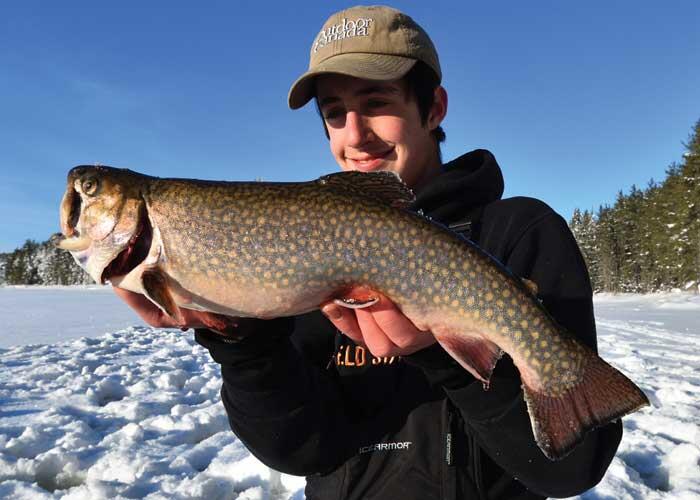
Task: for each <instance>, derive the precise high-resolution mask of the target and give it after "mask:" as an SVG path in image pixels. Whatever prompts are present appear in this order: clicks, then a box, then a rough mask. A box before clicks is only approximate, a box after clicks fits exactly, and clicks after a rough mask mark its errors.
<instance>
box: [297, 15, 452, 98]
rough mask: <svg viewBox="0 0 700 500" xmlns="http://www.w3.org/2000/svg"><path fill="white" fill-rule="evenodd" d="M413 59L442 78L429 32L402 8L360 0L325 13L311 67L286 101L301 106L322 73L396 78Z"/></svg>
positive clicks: (312, 55)
mask: <svg viewBox="0 0 700 500" xmlns="http://www.w3.org/2000/svg"><path fill="white" fill-rule="evenodd" d="M416 61H422V62H424V63H425V64H427V65H428V67H430V68H431V69H432V70H433V71H434V72H435V75H436V76H437V78H438V82H439V81H440V80H442V72H441V71H440V61H439V60H438V55H437V51H436V50H435V46H434V45H433V42H432V41H431V40H430V37H429V36H428V34H427V33H426V32H425V31H424V30H423V28H421V27H420V26H419V25H418V24H417V23H416V22H415V21H414V20H413V19H411V18H410V17H409V16H407V15H406V14H404V13H402V12H400V11H398V10H396V9H392V8H391V7H384V6H372V7H365V6H358V7H352V8H350V9H347V10H342V11H340V12H337V13H335V14H333V15H332V16H331V17H329V18H328V20H327V21H326V23H325V24H324V25H323V28H321V31H320V32H319V34H318V35H317V36H316V38H315V39H314V42H313V44H312V45H311V55H310V58H309V69H308V71H307V72H306V73H304V74H303V75H301V76H300V77H299V78H298V79H297V81H295V82H294V84H293V85H292V88H291V89H290V90H289V97H288V100H289V107H290V108H292V109H298V108H301V107H302V106H303V105H304V104H306V103H307V102H309V101H310V100H311V98H313V97H314V95H315V92H316V89H315V85H314V79H315V78H316V77H317V76H318V75H323V74H326V73H339V74H341V75H348V76H354V77H357V78H365V79H367V80H396V79H398V78H401V77H403V76H404V75H405V74H406V73H408V70H410V69H411V68H412V67H413V65H414V64H416Z"/></svg>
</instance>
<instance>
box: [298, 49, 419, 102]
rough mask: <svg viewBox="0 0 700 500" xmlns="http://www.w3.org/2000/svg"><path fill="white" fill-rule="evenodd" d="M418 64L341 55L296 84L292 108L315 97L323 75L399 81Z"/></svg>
mask: <svg viewBox="0 0 700 500" xmlns="http://www.w3.org/2000/svg"><path fill="white" fill-rule="evenodd" d="M415 64H416V59H412V58H410V57H402V56H392V55H387V54H366V53H346V54H338V55H337V56H333V57H330V58H328V59H326V60H325V61H323V62H321V63H320V64H318V65H317V66H316V67H315V68H314V69H313V70H309V71H307V72H306V73H304V74H303V75H301V76H300V77H299V78H298V79H297V81H296V82H294V83H293V84H292V87H291V88H290V89H289V96H288V102H289V107H290V108H292V109H299V108H301V107H302V106H304V104H306V103H307V102H309V101H310V100H311V98H312V97H314V95H315V93H316V88H315V85H314V80H315V79H316V77H317V76H319V75H325V74H331V73H335V74H340V75H347V76H353V77H355V78H364V79H366V80H379V81H386V80H397V79H399V78H401V77H403V76H404V75H405V74H406V73H408V70H410V69H411V68H412V67H413V66H414V65H415Z"/></svg>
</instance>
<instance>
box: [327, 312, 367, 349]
mask: <svg viewBox="0 0 700 500" xmlns="http://www.w3.org/2000/svg"><path fill="white" fill-rule="evenodd" d="M321 312H322V313H323V314H324V315H325V316H326V318H328V319H329V320H330V322H331V323H333V326H335V327H336V328H337V329H338V330H340V331H341V332H343V334H345V335H347V336H348V337H350V338H351V339H352V340H354V341H355V343H357V344H360V345H364V340H363V338H362V331H361V330H360V327H359V326H358V324H357V318H356V317H355V313H354V311H353V310H352V309H347V308H345V307H342V306H339V305H337V304H335V303H333V302H328V303H327V304H324V305H322V306H321Z"/></svg>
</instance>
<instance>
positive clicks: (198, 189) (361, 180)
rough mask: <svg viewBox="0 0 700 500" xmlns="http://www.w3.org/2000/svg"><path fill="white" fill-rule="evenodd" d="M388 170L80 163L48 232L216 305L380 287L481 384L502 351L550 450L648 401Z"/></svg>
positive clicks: (143, 289) (120, 274)
mask: <svg viewBox="0 0 700 500" xmlns="http://www.w3.org/2000/svg"><path fill="white" fill-rule="evenodd" d="M412 199H413V195H412V193H411V192H410V190H409V189H408V188H407V187H406V186H405V185H404V184H403V183H402V182H401V181H400V180H399V179H398V177H396V176H395V175H394V174H391V173H387V172H378V173H372V174H364V173H359V172H345V173H337V174H331V175H328V176H325V177H322V178H320V179H318V180H316V181H311V182H301V183H263V182H249V183H245V182H209V181H198V180H187V179H160V178H155V177H149V176H145V175H142V174H138V173H135V172H132V171H129V170H125V169H114V168H110V167H90V166H81V167H76V168H74V169H73V170H71V171H70V172H69V174H68V186H67V190H66V194H65V196H64V199H63V202H62V205H61V228H62V231H63V235H59V236H56V238H55V241H56V243H57V245H58V246H59V247H61V248H65V249H67V250H70V251H71V252H72V253H73V255H74V257H75V258H76V260H77V261H78V262H79V263H80V264H81V266H83V267H84V268H85V269H86V270H87V271H88V272H89V273H90V275H91V276H92V277H93V278H94V279H95V281H97V282H100V283H104V282H106V281H110V282H111V283H112V284H114V285H115V286H119V287H122V288H125V289H128V290H132V291H134V292H138V293H143V294H144V295H146V296H147V297H148V298H149V299H150V300H151V301H153V302H154V303H155V304H156V305H158V307H160V308H161V309H162V310H163V311H164V312H166V313H167V314H169V315H170V316H172V317H174V318H176V319H177V318H178V316H179V314H180V313H179V310H180V309H181V308H189V309H197V310H201V311H207V312H208V313H210V314H211V315H212V325H213V326H212V327H213V328H216V324H217V321H219V322H221V323H224V324H225V322H224V321H223V320H222V318H224V317H230V316H245V317H257V318H274V317H278V316H289V315H297V314H302V313H304V312H308V311H311V310H314V309H317V308H318V307H319V305H321V304H322V303H325V302H328V301H334V302H335V303H336V304H339V305H341V306H344V307H351V308H360V307H369V306H371V305H372V304H373V303H374V302H375V301H376V295H377V294H378V293H381V294H384V295H386V296H387V297H388V298H389V299H391V300H392V301H393V302H394V303H396V304H397V306H398V307H399V308H400V309H401V311H402V312H403V313H404V314H405V315H406V316H407V317H408V318H409V319H410V320H411V321H412V322H413V323H414V324H415V325H416V326H417V327H418V328H419V329H421V330H430V331H431V332H432V333H433V334H434V335H435V337H436V338H437V340H438V341H439V342H440V344H441V345H442V346H443V347H444V348H445V350H446V351H447V352H448V353H450V355H451V356H453V357H454V358H455V359H456V360H457V361H458V362H459V363H460V364H461V365H462V366H463V367H464V368H465V369H466V370H468V371H469V372H470V373H471V374H472V375H474V377H476V378H477V379H479V380H481V381H482V382H483V383H484V386H485V387H487V386H488V383H489V379H490V377H491V373H492V371H493V368H494V366H495V364H496V362H497V361H498V359H499V358H500V356H501V355H502V353H503V352H505V353H508V354H509V355H510V356H511V358H512V359H513V361H514V363H515V365H516V366H517V368H518V370H519V372H520V376H521V379H522V382H523V389H524V395H525V401H526V402H527V406H528V411H529V413H530V418H531V422H532V428H533V434H534V438H535V440H536V441H537V443H538V445H539V446H540V448H541V449H542V451H543V452H544V454H545V455H546V456H547V457H549V458H550V459H558V458H561V457H563V456H564V455H566V454H567V453H568V452H569V451H570V450H571V449H572V448H573V447H574V446H575V445H576V444H578V443H579V442H580V441H581V440H582V439H583V436H584V434H585V432H586V431H588V430H590V429H592V428H594V427H597V426H600V425H603V424H605V423H608V422H610V421H612V420H614V419H616V418H618V417H620V416H622V415H625V414H627V413H629V412H632V411H635V410H636V409H638V408H640V407H642V406H644V405H646V404H648V401H647V399H646V397H645V396H644V394H643V393H642V392H641V390H639V388H637V387H636V386H635V385H634V384H633V383H632V382H631V381H630V380H629V379H627V378H626V377H625V376H624V375H623V374H621V373H620V372H619V371H617V370H616V369H614V368H613V367H611V366H610V365H608V364H607V363H605V361H603V360H602V359H600V358H599V357H598V356H597V355H596V354H595V353H593V352H592V351H591V350H590V349H588V348H587V347H585V346H584V345H582V344H581V343H579V342H578V341H577V340H576V339H575V338H574V337H572V336H571V335H569V334H568V333H567V332H566V331H564V330H563V329H562V328H561V327H560V326H559V325H558V324H557V323H556V322H555V321H554V320H553V319H552V318H551V316H549V315H548V314H547V312H546V311H545V310H544V308H543V307H542V305H541V304H540V303H539V301H538V300H537V298H536V297H535V295H534V293H533V292H535V291H536V286H535V285H534V284H532V283H530V282H523V281H522V280H520V279H519V278H517V277H515V276H513V275H512V274H511V273H510V272H509V271H508V270H507V269H505V268H504V267H503V266H501V265H500V264H499V263H498V262H496V261H495V260H494V259H492V258H491V257H490V256H488V255H487V254H486V253H484V252H483V251H481V250H480V249H479V248H478V247H477V246H475V245H474V244H473V243H471V242H469V241H468V240H465V239H463V238H461V237H459V236H457V235H455V234H454V233H452V232H451V231H449V230H448V229H446V228H445V227H443V226H441V225H440V224H437V223H435V222H433V221H431V220H429V219H427V218H425V217H423V216H422V215H420V214H416V213H413V212H411V211H409V210H407V209H406V207H407V206H408V204H409V203H410V202H411V201H412Z"/></svg>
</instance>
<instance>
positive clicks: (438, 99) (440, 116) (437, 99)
mask: <svg viewBox="0 0 700 500" xmlns="http://www.w3.org/2000/svg"><path fill="white" fill-rule="evenodd" d="M446 114H447V91H446V90H445V87H443V86H442V85H438V86H437V87H436V88H435V93H434V94H433V104H432V106H430V113H428V120H427V125H428V129H429V130H431V131H432V130H435V129H436V128H438V126H440V124H441V123H442V120H444V119H445V115H446Z"/></svg>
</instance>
